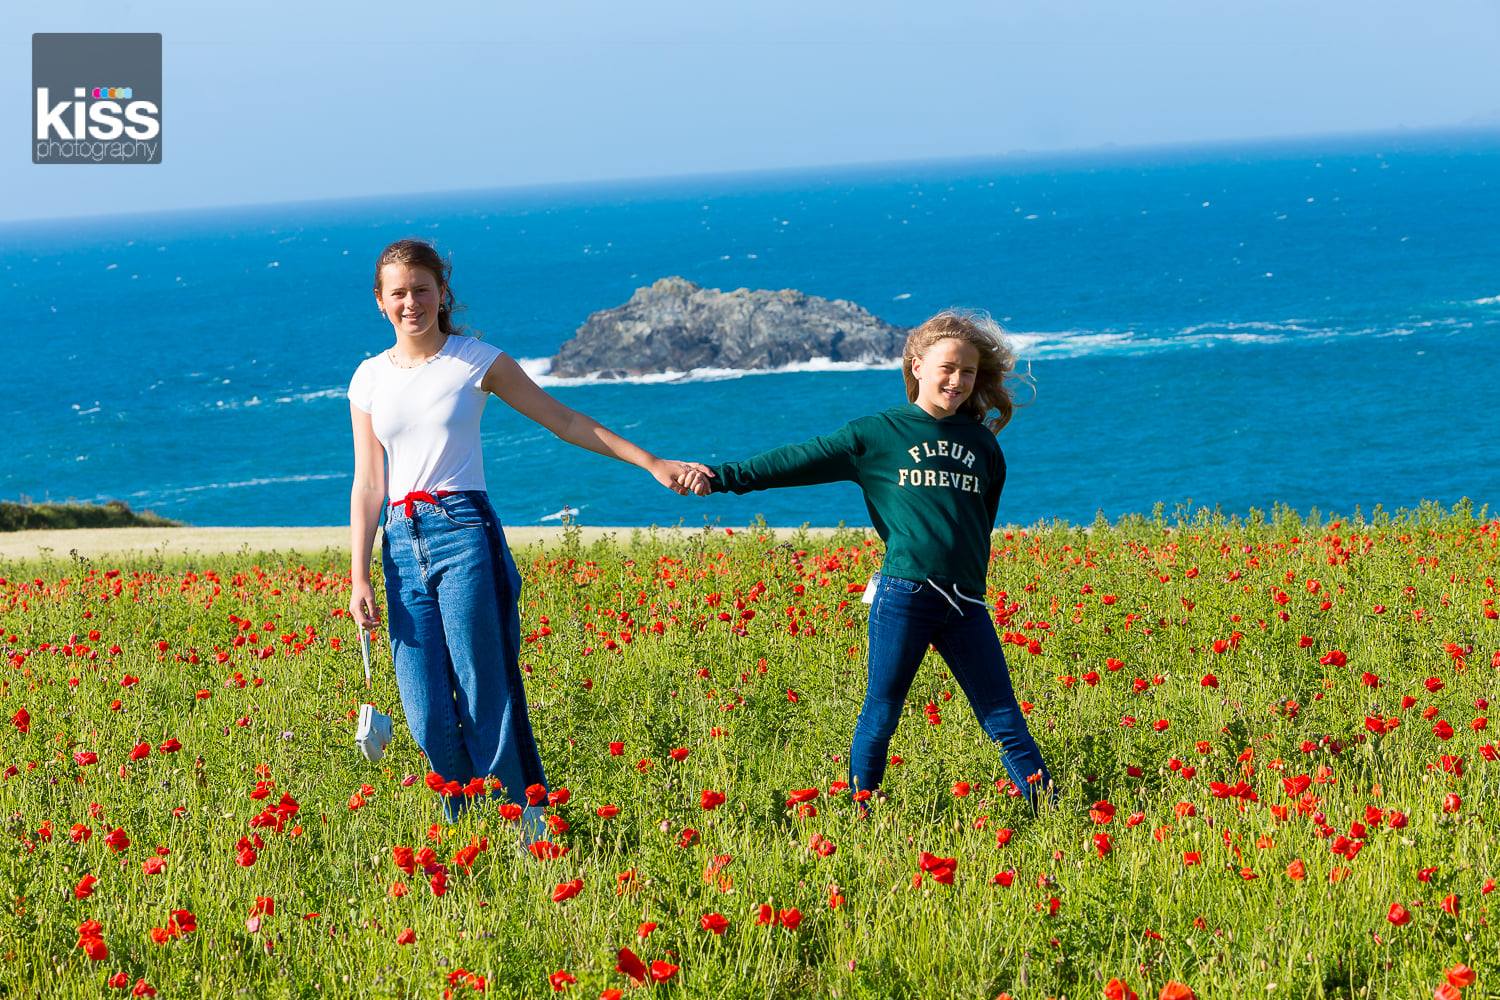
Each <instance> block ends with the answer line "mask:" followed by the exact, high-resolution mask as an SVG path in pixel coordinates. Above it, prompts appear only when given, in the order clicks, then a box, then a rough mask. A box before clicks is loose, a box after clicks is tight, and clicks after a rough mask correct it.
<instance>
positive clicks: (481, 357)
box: [463, 337, 505, 392]
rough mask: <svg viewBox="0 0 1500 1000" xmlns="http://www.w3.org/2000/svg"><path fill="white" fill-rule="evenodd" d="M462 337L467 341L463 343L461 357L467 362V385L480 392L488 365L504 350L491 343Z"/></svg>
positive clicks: (482, 389)
mask: <svg viewBox="0 0 1500 1000" xmlns="http://www.w3.org/2000/svg"><path fill="white" fill-rule="evenodd" d="M464 339H465V340H466V341H467V343H465V344H464V353H463V359H464V360H465V361H467V362H468V364H469V377H468V386H469V388H471V389H475V390H478V391H480V392H482V391H484V377H485V375H487V374H489V370H490V366H491V365H493V364H494V363H495V359H496V358H498V357H499V356H500V355H502V354H504V353H505V352H504V351H502V350H500V348H498V347H496V346H494V345H493V344H486V343H485V342H484V341H482V340H475V339H474V338H473V337H465V338H464Z"/></svg>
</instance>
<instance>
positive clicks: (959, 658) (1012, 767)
mask: <svg viewBox="0 0 1500 1000" xmlns="http://www.w3.org/2000/svg"><path fill="white" fill-rule="evenodd" d="M875 586H876V589H875V599H874V603H873V604H872V605H871V607H870V658H869V673H870V678H869V686H868V688H867V689H866V691H865V702H864V707H863V708H862V709H860V713H859V721H858V722H856V723H855V726H854V745H853V747H852V748H851V749H850V751H849V783H850V784H851V785H852V786H853V787H854V789H855V790H856V791H858V790H860V789H868V790H870V791H874V790H875V789H876V788H878V787H879V786H880V782H881V779H883V778H884V777H885V768H886V761H887V755H888V753H889V751H890V745H891V737H892V736H894V735H895V733H896V724H897V723H898V722H899V721H900V719H901V711H902V708H903V707H904V706H905V704H906V695H907V692H908V691H910V690H911V685H912V681H913V680H914V679H915V678H916V675H917V667H918V666H920V665H921V662H922V657H923V656H924V655H925V654H926V652H927V647H928V646H933V647H936V649H937V651H938V653H939V654H940V655H941V656H942V658H943V660H944V661H946V662H947V664H948V669H949V670H951V671H952V672H953V676H954V678H955V679H956V680H957V681H958V685H959V687H960V688H962V689H963V692H964V694H965V695H966V696H968V699H969V704H970V705H971V706H972V707H973V709H974V714H975V715H976V716H978V718H979V724H980V725H981V726H982V727H984V731H985V733H986V734H987V735H988V736H989V737H990V739H992V740H995V741H996V742H997V743H999V744H1000V748H1001V759H1002V762H1003V763H1004V765H1005V770H1006V772H1007V773H1008V774H1009V775H1010V780H1011V781H1013V782H1014V783H1015V785H1016V787H1017V788H1018V789H1020V791H1021V793H1022V795H1024V796H1025V797H1026V798H1027V799H1028V801H1029V802H1030V803H1031V805H1032V808H1033V809H1034V808H1036V807H1037V805H1038V804H1039V803H1040V801H1042V799H1043V798H1044V797H1051V796H1052V795H1053V794H1054V792H1053V790H1052V789H1051V782H1052V776H1051V775H1050V774H1049V773H1048V771H1047V765H1046V763H1045V762H1043V760H1042V752H1041V750H1040V749H1039V748H1038V747H1037V745H1036V740H1035V739H1033V738H1032V736H1031V731H1030V730H1028V729H1027V728H1026V717H1025V715H1023V714H1022V712H1021V706H1020V704H1019V703H1018V702H1017V701H1016V695H1015V692H1014V691H1013V690H1012V689H1011V685H1010V672H1009V670H1008V669H1007V668H1006V665H1005V653H1004V651H1003V650H1002V649H1001V646H1000V639H999V637H998V636H996V635H995V627H994V625H993V624H992V623H991V621H990V616H989V614H988V613H987V608H986V607H985V606H984V605H983V604H981V603H980V602H978V601H977V600H975V599H973V598H970V597H967V596H965V595H963V594H960V593H958V592H956V591H955V590H954V589H953V588H952V587H947V588H942V587H940V586H939V585H937V584H933V583H927V582H918V581H914V580H901V579H897V578H895V577H889V576H881V577H879V578H878V579H877V581H876V585H875Z"/></svg>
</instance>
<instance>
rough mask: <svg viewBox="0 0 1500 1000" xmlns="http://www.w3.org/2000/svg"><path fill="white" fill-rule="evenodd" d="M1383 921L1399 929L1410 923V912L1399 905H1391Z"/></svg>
mask: <svg viewBox="0 0 1500 1000" xmlns="http://www.w3.org/2000/svg"><path fill="white" fill-rule="evenodd" d="M1385 919H1387V920H1389V921H1390V922H1391V923H1393V924H1395V925H1396V926H1397V927H1401V926H1403V925H1405V924H1408V923H1411V911H1410V910H1408V909H1407V908H1406V907H1404V906H1402V905H1401V904H1400V903H1392V904H1391V908H1390V909H1389V910H1387V911H1386V914H1385Z"/></svg>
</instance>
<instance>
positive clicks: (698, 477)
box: [651, 459, 713, 497]
mask: <svg viewBox="0 0 1500 1000" xmlns="http://www.w3.org/2000/svg"><path fill="white" fill-rule="evenodd" d="M651 475H652V477H653V478H654V479H655V480H656V481H657V482H658V483H661V484H662V485H663V486H665V487H666V488H667V489H669V490H671V491H672V492H673V493H676V494H677V495H678V496H687V495H688V494H689V493H693V494H696V495H697V496H700V497H703V496H708V493H709V488H708V481H709V480H710V479H712V478H713V470H712V469H710V468H709V467H708V466H706V465H704V464H702V463H701V462H676V461H672V460H670V459H657V460H656V461H655V462H653V463H652V465H651Z"/></svg>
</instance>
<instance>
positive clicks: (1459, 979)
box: [1444, 962, 1478, 989]
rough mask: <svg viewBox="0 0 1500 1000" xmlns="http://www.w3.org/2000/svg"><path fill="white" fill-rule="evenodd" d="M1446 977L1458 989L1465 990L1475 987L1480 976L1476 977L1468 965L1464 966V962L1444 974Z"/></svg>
mask: <svg viewBox="0 0 1500 1000" xmlns="http://www.w3.org/2000/svg"><path fill="white" fill-rule="evenodd" d="M1444 976H1445V978H1447V980H1448V982H1450V983H1452V984H1453V985H1454V986H1455V987H1457V988H1458V989H1464V988H1466V987H1469V986H1473V985H1474V980H1475V979H1477V978H1478V976H1476V975H1475V973H1474V970H1473V969H1471V968H1469V967H1468V966H1467V965H1464V964H1463V963H1462V962H1460V963H1458V964H1457V965H1455V966H1454V967H1453V968H1451V969H1449V970H1448V971H1447V972H1446V973H1444Z"/></svg>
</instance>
